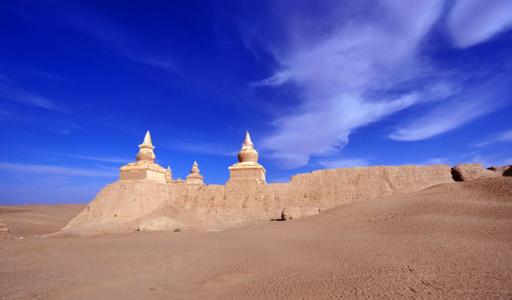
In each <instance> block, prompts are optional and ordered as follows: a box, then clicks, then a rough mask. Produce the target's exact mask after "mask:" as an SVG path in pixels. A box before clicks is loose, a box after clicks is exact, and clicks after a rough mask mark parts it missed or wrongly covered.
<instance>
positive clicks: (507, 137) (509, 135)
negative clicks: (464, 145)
mask: <svg viewBox="0 0 512 300" xmlns="http://www.w3.org/2000/svg"><path fill="white" fill-rule="evenodd" d="M511 142H512V129H509V130H505V131H502V132H500V133H497V134H495V135H493V136H491V137H489V138H488V139H487V140H485V141H482V142H479V143H476V144H474V145H472V146H473V147H477V148H478V147H484V146H487V145H490V144H497V143H511Z"/></svg>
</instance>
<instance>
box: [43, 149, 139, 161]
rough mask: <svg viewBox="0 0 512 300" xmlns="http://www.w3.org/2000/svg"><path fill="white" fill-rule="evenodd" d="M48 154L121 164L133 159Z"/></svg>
mask: <svg viewBox="0 0 512 300" xmlns="http://www.w3.org/2000/svg"><path fill="white" fill-rule="evenodd" d="M48 154H50V155H54V156H61V157H69V158H76V159H82V160H91V161H99V162H108V163H122V164H125V163H128V162H130V161H132V160H133V159H126V158H121V157H105V156H92V155H78V154H68V153H56V152H49V153H48Z"/></svg>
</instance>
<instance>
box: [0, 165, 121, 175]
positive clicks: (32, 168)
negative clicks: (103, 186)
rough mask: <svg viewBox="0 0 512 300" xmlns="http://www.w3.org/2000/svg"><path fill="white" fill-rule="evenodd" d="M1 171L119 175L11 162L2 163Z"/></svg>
mask: <svg viewBox="0 0 512 300" xmlns="http://www.w3.org/2000/svg"><path fill="white" fill-rule="evenodd" d="M0 171H2V172H9V173H30V174H48V175H63V176H81V177H114V176H117V175H118V174H117V173H115V172H112V171H105V170H102V171H98V170H91V169H83V168H73V167H62V166H53V165H34V164H18V163H9V162H0Z"/></svg>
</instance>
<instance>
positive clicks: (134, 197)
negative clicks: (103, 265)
mask: <svg viewBox="0 0 512 300" xmlns="http://www.w3.org/2000/svg"><path fill="white" fill-rule="evenodd" d="M168 189H169V187H168V185H167V184H161V183H156V182H153V181H148V180H145V181H142V180H132V181H116V182H114V183H112V184H109V185H107V186H106V187H104V188H103V189H102V190H101V191H100V192H99V193H98V194H97V195H96V197H95V198H94V200H93V201H91V202H90V203H89V204H88V205H87V206H86V208H85V209H84V210H83V211H82V212H81V213H80V214H79V215H78V216H76V217H75V218H74V219H72V220H71V221H70V222H69V223H68V225H67V226H66V227H65V228H64V230H66V231H76V230H78V231H81V230H91V231H100V232H101V231H105V232H116V231H119V232H123V231H133V230H136V229H137V227H136V224H135V223H136V222H137V221H138V220H140V219H144V218H147V217H149V216H151V215H153V214H154V213H155V212H156V211H159V210H160V209H161V208H162V207H163V206H166V205H167V203H168V202H169V199H168Z"/></svg>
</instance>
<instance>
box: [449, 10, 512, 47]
mask: <svg viewBox="0 0 512 300" xmlns="http://www.w3.org/2000/svg"><path fill="white" fill-rule="evenodd" d="M511 26H512V1H510V0H491V1H488V0H458V1H456V2H455V4H454V6H453V9H452V10H451V12H450V14H449V16H448V30H449V32H450V35H451V36H452V38H453V41H454V43H455V45H456V46H457V47H460V48H466V47H470V46H473V45H476V44H479V43H482V42H484V41H486V40H488V39H490V38H492V37H493V36H494V35H496V34H498V33H500V32H502V31H504V30H505V29H507V28H510V27H511Z"/></svg>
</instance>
